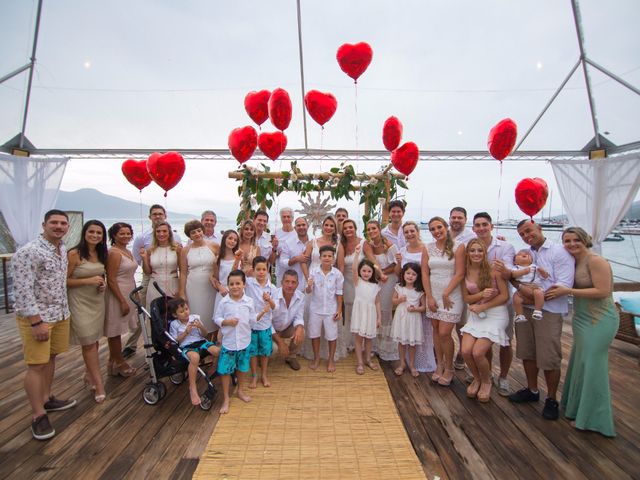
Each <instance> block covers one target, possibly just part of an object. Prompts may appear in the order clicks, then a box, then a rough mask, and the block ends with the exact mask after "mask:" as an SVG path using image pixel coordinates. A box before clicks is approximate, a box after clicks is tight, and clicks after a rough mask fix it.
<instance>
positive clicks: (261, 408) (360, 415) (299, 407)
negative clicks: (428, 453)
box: [193, 355, 425, 480]
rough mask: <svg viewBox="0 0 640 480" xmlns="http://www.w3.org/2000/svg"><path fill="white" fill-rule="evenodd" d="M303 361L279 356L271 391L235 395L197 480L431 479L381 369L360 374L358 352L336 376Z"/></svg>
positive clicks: (342, 363)
mask: <svg viewBox="0 0 640 480" xmlns="http://www.w3.org/2000/svg"><path fill="white" fill-rule="evenodd" d="M300 363H301V365H302V368H301V369H300V370H299V371H298V372H294V371H293V370H291V369H290V368H289V367H287V366H286V365H284V362H283V361H282V358H281V357H279V358H277V359H276V360H274V361H273V362H272V364H271V365H270V366H269V368H270V371H271V375H270V380H271V384H272V386H271V387H270V388H264V387H262V385H260V383H259V384H258V388H257V389H256V390H254V391H250V390H249V389H247V391H250V394H251V396H252V398H253V400H252V401H251V402H250V403H244V402H242V401H241V400H240V399H238V398H237V397H232V400H231V411H230V412H229V413H228V414H227V415H222V416H221V418H220V420H219V421H218V424H217V425H216V428H215V431H214V432H213V435H212V437H211V438H210V439H209V444H208V445H207V448H206V450H205V452H204V454H203V455H202V457H201V458H200V462H199V464H198V468H197V470H196V472H195V474H194V476H193V478H196V479H210V478H227V479H241V480H250V479H300V478H304V479H305V480H306V479H314V478H317V479H323V480H325V479H331V478H340V479H344V478H363V479H368V480H372V479H378V478H380V479H382V478H384V479H389V478H391V479H394V480H396V479H401V478H402V479H405V478H411V479H413V478H416V479H417V478H425V476H424V473H423V470H422V466H421V465H420V461H419V460H418V458H417V457H416V454H415V452H414V450H413V447H412V446H411V442H410V441H409V437H408V436H407V434H406V432H405V430H404V427H403V425H402V421H401V420H400V417H399V416H398V413H397V411H396V406H395V404H394V402H393V399H392V398H391V393H390V392H389V387H388V386H387V382H386V380H385V377H384V374H383V373H382V371H381V370H378V371H375V372H374V371H372V370H370V369H368V368H365V369H366V372H365V374H364V375H356V373H355V358H354V357H353V355H351V356H350V357H349V358H347V359H343V360H341V361H340V362H338V363H337V371H336V372H335V373H334V374H328V373H327V372H326V370H325V368H326V363H325V362H322V363H321V365H320V369H319V370H318V371H316V372H314V371H312V370H310V369H309V368H308V362H307V361H306V360H303V359H302V360H301V361H300ZM219 394H220V395H221V392H220V393H219Z"/></svg>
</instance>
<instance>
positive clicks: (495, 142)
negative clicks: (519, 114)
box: [487, 118, 518, 161]
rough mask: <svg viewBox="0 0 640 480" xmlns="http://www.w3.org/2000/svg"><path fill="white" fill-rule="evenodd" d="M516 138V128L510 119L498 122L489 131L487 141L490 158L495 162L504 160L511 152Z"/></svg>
mask: <svg viewBox="0 0 640 480" xmlns="http://www.w3.org/2000/svg"><path fill="white" fill-rule="evenodd" d="M517 137H518V126H517V125H516V122H514V121H513V120H511V119H510V118H505V119H503V120H500V121H499V122H498V123H497V124H496V125H495V126H494V127H493V128H492V129H491V131H489V139H488V140H487V146H488V147H489V153H491V156H492V157H493V158H495V159H496V160H500V161H502V160H504V159H505V158H507V157H508V156H509V154H510V153H511V151H512V150H513V146H514V145H515V144H516V138H517Z"/></svg>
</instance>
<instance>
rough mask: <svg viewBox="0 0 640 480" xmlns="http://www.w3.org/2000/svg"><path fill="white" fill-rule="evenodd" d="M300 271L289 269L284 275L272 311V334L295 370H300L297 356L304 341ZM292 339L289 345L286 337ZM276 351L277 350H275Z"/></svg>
mask: <svg viewBox="0 0 640 480" xmlns="http://www.w3.org/2000/svg"><path fill="white" fill-rule="evenodd" d="M299 278H301V277H299V276H298V273H297V272H296V271H295V270H291V269H289V270H287V271H285V272H284V274H283V276H282V287H280V288H278V289H277V290H276V293H275V295H274V297H273V301H274V302H275V303H276V308H275V309H274V310H273V311H272V312H271V322H272V325H273V329H274V330H275V333H274V334H273V335H272V336H271V338H272V339H273V341H274V342H275V344H276V347H277V350H278V351H279V352H280V353H281V354H282V356H283V357H284V358H285V360H284V361H285V362H286V363H287V365H289V367H291V368H292V369H293V370H300V363H299V362H298V359H297V358H296V353H297V352H298V349H299V348H300V346H301V345H302V343H303V342H304V304H305V296H304V294H303V293H302V292H301V291H299V290H298V284H299V281H298V279H299ZM289 338H290V339H291V341H290V342H289V345H287V344H286V343H285V341H284V340H285V339H289ZM274 351H275V350H274Z"/></svg>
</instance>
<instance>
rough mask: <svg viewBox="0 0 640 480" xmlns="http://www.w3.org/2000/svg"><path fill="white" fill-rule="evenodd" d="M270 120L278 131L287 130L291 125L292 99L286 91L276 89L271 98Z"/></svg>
mask: <svg viewBox="0 0 640 480" xmlns="http://www.w3.org/2000/svg"><path fill="white" fill-rule="evenodd" d="M268 106H269V118H270V119H271V123H273V125H274V126H275V127H276V128H277V129H278V130H286V129H287V127H288V126H289V124H290V123H291V99H290V98H289V94H288V93H287V91H286V90H283V89H282V88H276V89H275V90H274V91H273V92H271V96H270V97H269V104H268Z"/></svg>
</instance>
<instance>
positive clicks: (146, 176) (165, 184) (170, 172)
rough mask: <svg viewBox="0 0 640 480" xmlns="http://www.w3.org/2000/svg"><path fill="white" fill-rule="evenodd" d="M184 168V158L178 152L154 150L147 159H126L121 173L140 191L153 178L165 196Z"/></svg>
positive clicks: (182, 173) (179, 177) (181, 174)
mask: <svg viewBox="0 0 640 480" xmlns="http://www.w3.org/2000/svg"><path fill="white" fill-rule="evenodd" d="M184 170H185V163H184V158H182V155H180V154H179V153H178V152H167V153H164V154H163V153H158V152H154V153H152V154H151V155H149V158H148V159H147V160H140V161H135V160H132V159H128V160H125V161H124V162H123V163H122V174H123V175H124V177H125V178H126V179H127V180H128V181H129V183H131V184H132V185H133V186H135V187H137V188H138V190H140V191H142V189H143V188H144V187H146V186H147V185H149V184H150V183H151V180H153V181H154V182H156V183H157V184H158V185H159V186H160V187H161V188H162V189H163V190H164V196H165V197H166V196H167V192H168V191H169V190H171V189H172V188H173V187H175V186H176V185H177V184H178V182H180V180H181V179H182V176H183V175H184Z"/></svg>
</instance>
